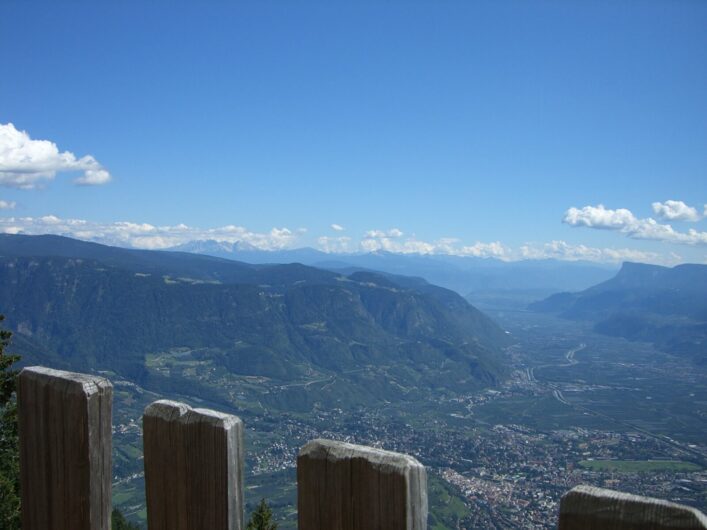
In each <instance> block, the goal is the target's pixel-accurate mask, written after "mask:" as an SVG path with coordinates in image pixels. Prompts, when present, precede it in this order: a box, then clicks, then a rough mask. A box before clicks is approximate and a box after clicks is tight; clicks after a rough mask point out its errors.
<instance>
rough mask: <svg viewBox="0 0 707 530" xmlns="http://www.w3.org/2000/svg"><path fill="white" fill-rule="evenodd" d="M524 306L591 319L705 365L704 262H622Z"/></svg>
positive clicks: (706, 299)
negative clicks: (596, 280)
mask: <svg viewBox="0 0 707 530" xmlns="http://www.w3.org/2000/svg"><path fill="white" fill-rule="evenodd" d="M529 308H530V309H532V310H534V311H543V312H551V313H557V314H559V315H561V316H562V317H564V318H568V319H573V320H583V321H588V322H592V323H593V324H594V328H595V329H596V330H597V331H599V332H601V333H604V334H607V335H613V336H620V337H624V338H627V339H630V340H641V341H648V342H653V343H655V344H656V346H658V347H659V348H660V349H662V350H665V351H667V352H670V353H675V354H678V355H683V356H686V357H689V358H691V359H693V360H694V361H696V362H698V363H700V364H707V265H696V264H685V265H678V266H676V267H673V268H668V267H661V266H658V265H646V264H641V263H624V264H623V266H622V268H621V270H620V271H619V272H618V274H617V275H616V276H615V277H613V278H612V279H610V280H608V281H605V282H602V283H600V284H598V285H595V286H594V287H591V288H589V289H586V290H584V291H581V292H578V293H558V294H555V295H552V296H550V297H549V298H546V299H545V300H543V301H540V302H536V303H533V304H531V305H530V306H529Z"/></svg>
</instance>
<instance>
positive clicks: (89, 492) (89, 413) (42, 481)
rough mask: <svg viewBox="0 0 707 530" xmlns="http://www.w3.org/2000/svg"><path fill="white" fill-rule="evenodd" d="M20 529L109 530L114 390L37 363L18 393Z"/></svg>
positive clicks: (102, 382) (89, 377)
mask: <svg viewBox="0 0 707 530" xmlns="http://www.w3.org/2000/svg"><path fill="white" fill-rule="evenodd" d="M17 398H18V407H19V430H20V483H21V490H22V528H23V529H24V530H47V529H51V530H109V529H110V513H111V414H112V406H113V386H112V385H111V384H110V382H109V381H108V380H106V379H103V378H102V377H96V376H92V375H85V374H76V373H72V372H63V371H60V370H52V369H50V368H43V367H41V366H33V367H30V368H25V369H24V370H22V372H21V373H20V377H19V385H18V391H17Z"/></svg>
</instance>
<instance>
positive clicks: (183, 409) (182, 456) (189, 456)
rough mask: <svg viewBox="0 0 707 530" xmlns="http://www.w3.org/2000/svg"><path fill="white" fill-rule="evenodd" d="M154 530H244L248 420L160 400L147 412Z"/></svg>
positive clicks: (145, 427)
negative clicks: (246, 425) (244, 422)
mask: <svg viewBox="0 0 707 530" xmlns="http://www.w3.org/2000/svg"><path fill="white" fill-rule="evenodd" d="M143 440H144V456H145V494H146V497H147V522H148V528H149V530H204V529H208V530H242V529H243V528H244V524H243V465H244V454H243V422H242V421H241V420H240V419H239V418H237V417H236V416H231V415H229V414H222V413H220V412H216V411H213V410H206V409H192V408H191V407H189V406H188V405H185V404H184V403H178V402H175V401H167V400H160V401H155V402H154V403H152V404H151V405H149V406H148V407H147V408H146V409H145V414H144V416H143Z"/></svg>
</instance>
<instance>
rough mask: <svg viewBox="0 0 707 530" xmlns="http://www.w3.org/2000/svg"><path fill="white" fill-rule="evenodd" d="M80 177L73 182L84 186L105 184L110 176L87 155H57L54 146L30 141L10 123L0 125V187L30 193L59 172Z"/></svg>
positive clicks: (55, 146)
mask: <svg viewBox="0 0 707 530" xmlns="http://www.w3.org/2000/svg"><path fill="white" fill-rule="evenodd" d="M67 171H68V172H76V171H80V172H82V173H83V174H82V175H81V176H79V177H78V178H76V179H75V180H74V182H75V183H76V184H79V185H84V186H94V185H100V184H106V183H107V182H109V181H110V180H111V175H110V173H109V172H108V171H107V170H106V169H105V168H104V167H103V166H102V165H101V164H100V163H99V162H98V161H97V160H96V159H95V158H93V157H92V156H91V155H86V156H83V157H81V158H77V157H76V156H75V155H74V154H73V153H71V152H70V151H61V152H60V151H59V148H58V147H57V145H56V144H55V143H54V142H51V141H49V140H33V139H32V138H30V136H29V134H27V132H25V131H19V130H17V129H16V128H15V126H14V125H13V124H12V123H7V124H0V185H2V186H8V187H12V188H23V189H31V188H36V187H37V186H40V185H41V184H43V183H44V182H46V181H49V180H52V179H53V178H54V177H55V176H56V174H57V173H59V172H67Z"/></svg>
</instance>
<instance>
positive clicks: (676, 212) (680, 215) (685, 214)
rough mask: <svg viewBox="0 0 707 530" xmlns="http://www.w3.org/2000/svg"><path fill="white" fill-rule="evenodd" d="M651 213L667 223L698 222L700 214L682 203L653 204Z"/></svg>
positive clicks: (671, 201)
mask: <svg viewBox="0 0 707 530" xmlns="http://www.w3.org/2000/svg"><path fill="white" fill-rule="evenodd" d="M652 207H653V212H654V213H655V214H656V215H657V216H658V217H660V218H661V219H666V220H668V221H693V222H694V221H699V220H700V214H699V213H698V212H697V210H696V209H695V208H693V207H692V206H688V205H687V204H685V203H684V202H682V201H673V200H670V201H665V202H654V203H653V204H652Z"/></svg>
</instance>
